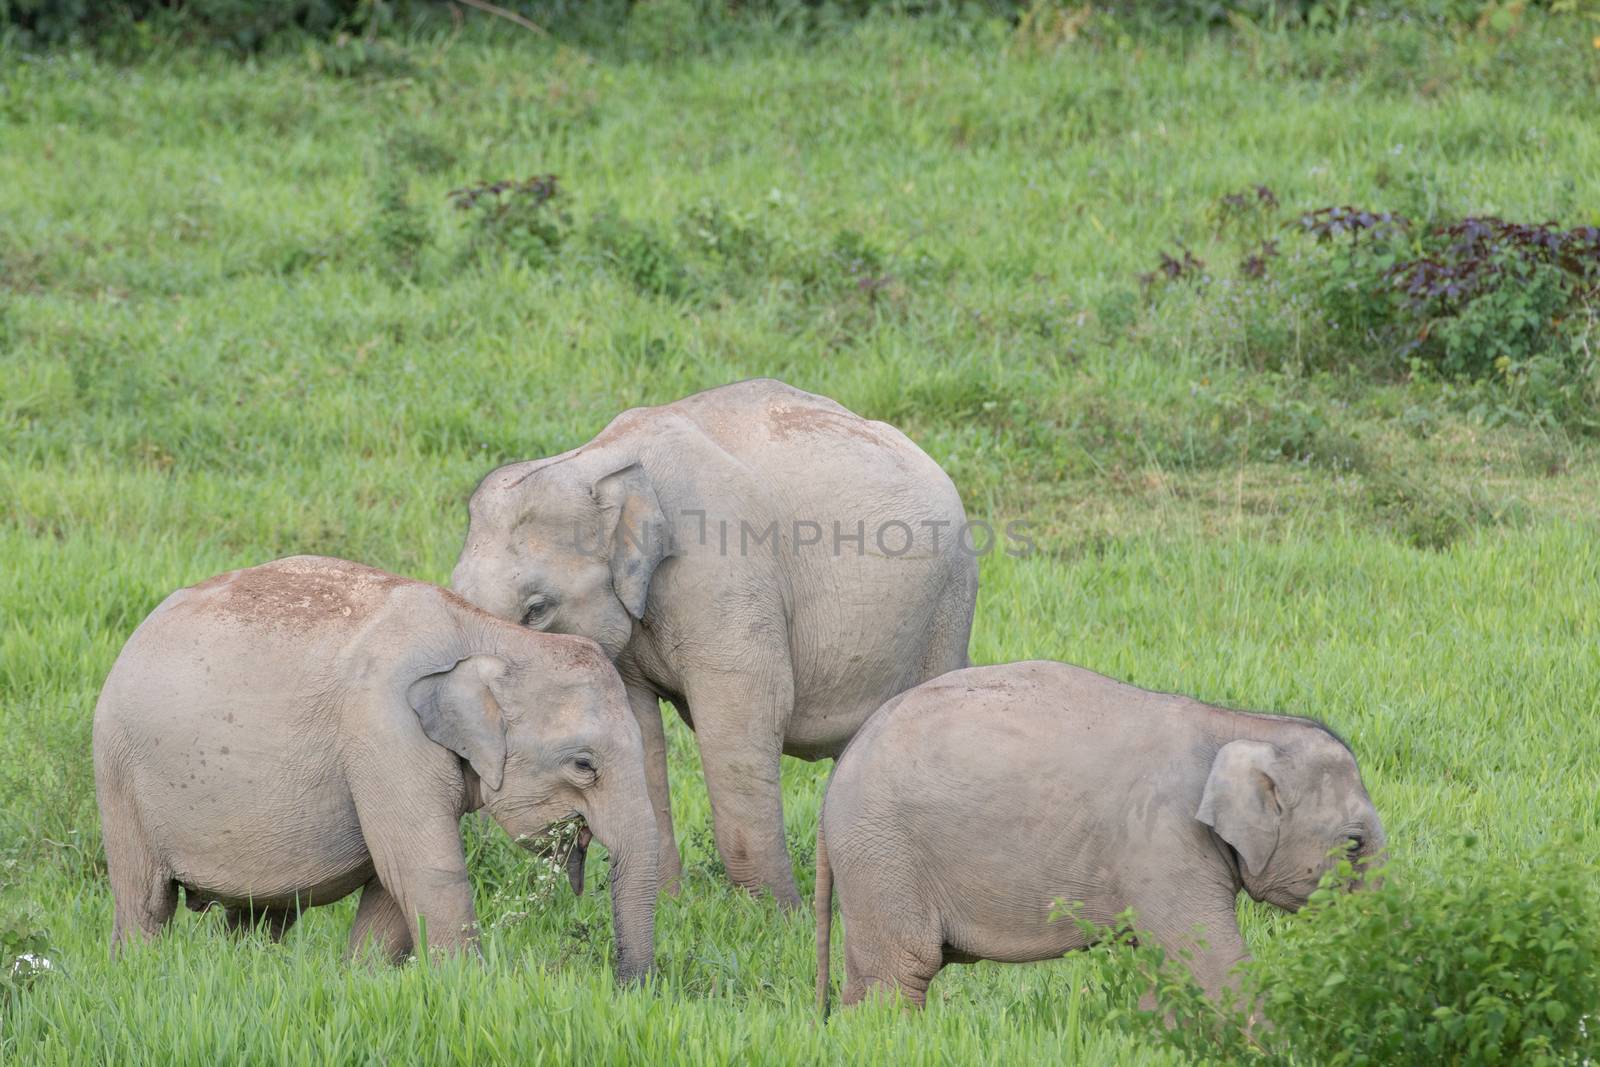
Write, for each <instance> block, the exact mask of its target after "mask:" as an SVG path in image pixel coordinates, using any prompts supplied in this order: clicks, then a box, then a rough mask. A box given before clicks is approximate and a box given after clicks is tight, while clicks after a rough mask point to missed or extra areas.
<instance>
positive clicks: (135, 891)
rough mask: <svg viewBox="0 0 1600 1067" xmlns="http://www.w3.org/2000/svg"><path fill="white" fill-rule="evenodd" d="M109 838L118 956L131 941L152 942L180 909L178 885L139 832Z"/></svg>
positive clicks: (113, 934)
mask: <svg viewBox="0 0 1600 1067" xmlns="http://www.w3.org/2000/svg"><path fill="white" fill-rule="evenodd" d="M117 836H118V837H119V840H117V841H116V842H115V843H113V842H112V841H111V839H110V838H111V835H110V834H108V835H107V842H106V845H107V847H106V867H107V870H108V873H109V875H110V880H111V896H112V899H113V900H114V901H115V908H114V912H113V917H112V922H111V951H112V954H113V955H115V954H116V953H117V952H119V951H121V949H122V947H123V946H124V945H126V944H128V943H129V942H131V941H148V940H151V939H153V938H155V937H156V935H158V934H160V933H161V931H162V929H164V928H165V927H166V925H167V923H169V922H171V921H172V915H173V913H174V912H175V911H177V910H178V884H177V883H176V882H174V881H173V880H172V872H171V871H169V870H167V869H166V866H165V864H163V863H161V862H160V861H159V860H158V859H157V858H156V857H155V856H154V855H152V854H151V852H150V850H149V849H148V848H147V847H146V846H145V844H144V838H143V835H142V834H140V833H139V832H137V831H134V832H132V833H128V834H122V835H117Z"/></svg>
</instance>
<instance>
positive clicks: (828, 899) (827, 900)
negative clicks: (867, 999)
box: [816, 813, 833, 1022]
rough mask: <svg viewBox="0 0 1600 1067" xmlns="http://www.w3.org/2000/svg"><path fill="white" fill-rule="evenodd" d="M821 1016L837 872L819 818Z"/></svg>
mask: <svg viewBox="0 0 1600 1067" xmlns="http://www.w3.org/2000/svg"><path fill="white" fill-rule="evenodd" d="M816 912H817V1015H818V1016H819V1019H820V1021H822V1022H826V1021H827V1019H828V988H829V981H828V965H829V964H830V963H831V962H832V959H833V945H832V938H833V868H832V867H831V866H830V865H829V863H828V842H827V840H826V838H824V837H823V834H822V815H821V814H820V813H819V814H818V815H817V895H816Z"/></svg>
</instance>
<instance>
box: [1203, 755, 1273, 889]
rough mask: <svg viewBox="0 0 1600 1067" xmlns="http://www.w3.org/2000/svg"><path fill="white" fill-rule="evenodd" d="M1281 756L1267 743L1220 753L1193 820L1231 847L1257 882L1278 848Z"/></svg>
mask: <svg viewBox="0 0 1600 1067" xmlns="http://www.w3.org/2000/svg"><path fill="white" fill-rule="evenodd" d="M1282 774H1283V756H1282V754H1281V753H1280V752H1279V751H1278V750H1277V749H1276V748H1274V747H1273V746H1272V745H1269V744H1267V743H1266V742H1264V741H1230V742H1228V743H1227V744H1226V745H1223V746H1222V748H1221V749H1219V750H1218V751H1217V758H1216V759H1215V760H1213V761H1212V763H1211V774H1210V776H1209V777H1208V778H1206V788H1205V792H1203V793H1202V794H1201V795H1200V808H1199V810H1197V811H1196V812H1195V815H1194V817H1195V818H1196V819H1199V820H1200V821H1201V822H1203V823H1205V824H1206V825H1207V826H1209V827H1211V829H1213V830H1215V831H1216V832H1217V836H1218V837H1220V838H1222V839H1223V840H1224V841H1226V842H1227V843H1228V844H1230V845H1232V846H1233V848H1234V851H1236V852H1238V853H1239V858H1240V859H1242V860H1243V861H1244V865H1245V868H1246V869H1247V870H1248V871H1249V872H1250V873H1251V874H1253V875H1256V876H1259V875H1260V874H1261V871H1262V869H1263V868H1265V867H1266V865H1267V860H1269V859H1270V858H1271V857H1272V853H1273V851H1274V850H1275V849H1276V848H1277V847H1278V826H1279V823H1280V821H1281V820H1282V818H1283V804H1282V802H1281V801H1280V799H1279V796H1278V788H1279V786H1278V783H1279V780H1280V779H1281V777H1282Z"/></svg>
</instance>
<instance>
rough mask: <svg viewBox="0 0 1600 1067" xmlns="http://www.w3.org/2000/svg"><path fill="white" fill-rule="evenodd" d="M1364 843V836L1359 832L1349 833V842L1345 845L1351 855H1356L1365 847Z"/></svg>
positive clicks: (1365, 842)
mask: <svg viewBox="0 0 1600 1067" xmlns="http://www.w3.org/2000/svg"><path fill="white" fill-rule="evenodd" d="M1366 844H1367V841H1366V838H1364V837H1362V836H1361V835H1360V834H1351V835H1350V844H1349V845H1348V846H1346V847H1347V848H1348V849H1349V850H1350V854H1351V855H1352V856H1358V855H1360V854H1361V850H1362V849H1363V848H1364V847H1366Z"/></svg>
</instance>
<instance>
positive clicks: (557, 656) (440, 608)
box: [93, 556, 659, 981]
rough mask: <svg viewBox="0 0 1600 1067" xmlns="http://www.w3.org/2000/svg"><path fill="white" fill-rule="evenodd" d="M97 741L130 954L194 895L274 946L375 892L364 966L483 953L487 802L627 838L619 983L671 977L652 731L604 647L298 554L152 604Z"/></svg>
mask: <svg viewBox="0 0 1600 1067" xmlns="http://www.w3.org/2000/svg"><path fill="white" fill-rule="evenodd" d="M93 748H94V769H95V788H96V794H97V798H98V801H99V806H100V818H101V824H102V827H103V832H104V840H105V850H106V865H107V868H108V872H109V875H110V881H111V891H112V896H113V897H114V900H115V914H114V919H113V927H112V934H111V946H112V952H113V954H117V953H119V952H120V951H121V950H122V949H123V948H124V947H125V946H126V945H127V944H128V943H129V942H130V941H138V940H148V939H152V938H154V937H155V936H156V935H157V934H159V933H160V931H161V930H162V929H163V928H164V927H165V926H166V924H167V923H168V922H169V921H170V919H171V918H172V915H173V913H174V911H175V910H176V907H177V901H178V889H179V887H180V886H181V887H182V888H183V891H184V900H185V903H186V904H187V905H188V906H189V907H190V908H193V909H195V910H202V909H204V908H206V907H209V906H212V905H220V906H222V907H223V908H224V909H225V914H226V920H227V925H228V927H229V928H230V929H232V930H234V931H243V930H246V929H249V928H251V927H255V926H259V925H263V924H264V926H265V929H266V931H267V933H268V934H269V935H270V936H271V937H273V938H274V939H277V938H281V937H282V936H283V935H284V933H285V932H286V931H287V929H288V928H289V927H290V926H291V925H292V924H293V923H294V921H295V920H296V918H297V917H298V915H299V912H300V911H301V909H303V908H308V907H315V906H318V905H321V904H328V903H332V902H333V901H336V900H339V899H341V898H343V897H345V896H348V895H349V894H350V893H352V892H354V891H355V890H357V889H360V890H361V900H360V903H359V904H358V906H357V909H356V915H355V923H354V928H353V929H352V930H351V933H350V941H349V945H350V948H349V953H350V955H352V956H355V955H357V954H358V953H363V952H366V951H376V952H378V953H381V954H382V955H384V956H386V957H388V958H389V959H391V960H393V961H396V962H398V961H400V960H403V959H405V958H406V957H407V956H409V955H410V954H411V953H412V952H413V951H414V950H415V948H416V946H417V945H418V944H419V943H425V945H426V947H427V949H428V950H429V951H438V952H467V953H475V952H476V951H477V920H476V916H475V913H474V910H473V903H472V886H471V885H470V883H469V882H468V879H467V867H466V858H465V855H464V852H463V846H462V841H461V829H460V820H461V817H462V816H463V815H464V814H466V813H467V812H470V811H475V810H480V809H481V810H484V811H487V812H488V813H489V815H490V816H492V817H493V818H494V820H495V821H496V822H498V823H499V824H500V826H501V828H502V829H504V830H505V832H506V833H507V834H509V835H511V836H512V837H513V838H514V839H515V840H517V841H518V842H519V843H522V844H524V845H525V846H532V845H534V844H538V843H541V834H542V833H543V832H544V831H545V830H546V829H547V828H548V827H549V826H550V825H551V824H553V823H556V822H558V821H560V820H563V819H566V818H569V817H571V816H573V815H577V816H581V817H582V819H583V820H584V821H585V826H586V827H587V828H589V829H591V830H592V832H593V834H594V836H595V837H597V838H598V839H599V840H600V841H601V842H602V843H604V844H605V845H606V846H607V848H608V849H609V850H610V855H611V863H612V878H611V898H612V916H613V924H614V927H615V936H616V975H617V978H618V979H619V980H620V981H634V980H638V979H641V978H642V977H643V976H645V975H646V974H647V973H648V972H650V970H651V969H652V968H653V967H654V960H655V947H654V946H655V940H654V939H655V909H656V901H657V895H658V889H657V870H656V862H657V856H656V853H657V849H658V847H659V842H658V839H657V835H656V824H655V815H654V813H653V812H652V811H651V808H650V797H649V793H648V791H647V789H646V787H645V779H644V750H643V743H642V741H641V739H640V737H639V728H638V726H637V725H636V723H635V721H634V718H633V715H632V713H631V711H630V709H629V708H628V704H627V695H626V693H625V692H624V690H623V687H622V680H621V679H620V678H619V677H618V676H617V673H616V670H615V668H613V667H612V665H611V663H610V661H609V660H608V659H607V658H606V657H605V655H604V654H603V653H602V652H601V651H600V649H599V647H598V646H596V645H595V644H594V642H592V641H589V640H587V639H584V638H578V637H566V636H560V635H553V634H539V633H534V632H532V631H530V630H528V629H526V628H524V627H520V626H515V625H512V624H510V623H506V622H504V621H503V620H500V619H496V618H494V617H493V616H491V615H488V614H486V613H484V612H482V611H479V610H478V609H476V608H474V607H472V606H471V605H470V604H468V603H466V602H465V601H464V600H462V599H460V598H459V597H457V596H456V595H455V594H453V593H451V592H449V591H448V590H445V589H442V588H440V587H438V586H435V585H429V584H427V583H424V582H419V581H413V580H410V579H407V578H401V577H398V576H396V575H392V574H387V573H385V572H383V571H379V570H375V569H373V568H370V567H365V566H362V565H360V564H356V563H350V562H347V561H344V560H337V559H327V558H320V557H314V556H297V557H291V558H288V559H282V560H278V561H276V562H272V563H266V564H262V565H261V566H257V567H251V568H248V569H245V570H238V571H233V572H230V573H227V574H223V575H219V576H218V577H215V578H211V579H209V580H207V581H204V582H201V583H199V584H198V585H195V586H191V587H189V588H187V589H181V590H179V591H177V592H176V593H173V594H172V595H171V596H169V597H167V598H166V600H164V601H163V602H162V603H161V604H160V605H159V606H158V607H157V608H156V609H155V610H154V611H153V612H151V614H150V615H149V617H147V618H146V619H145V620H144V622H143V623H141V624H140V626H139V627H138V628H137V629H136V630H135V631H134V633H133V635H132V636H131V637H130V638H129V639H128V642H127V644H126V645H125V646H124V647H123V649H122V652H121V654H120V655H119V656H118V657H117V660H116V663H115V664H114V665H113V667H112V668H111V672H110V675H109V676H108V677H107V679H106V682H105V686H104V688H103V690H102V691H101V694H100V699H99V703H98V704H97V706H96V708H95V716H94V731H93ZM419 924H420V931H421V932H420V936H419Z"/></svg>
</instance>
